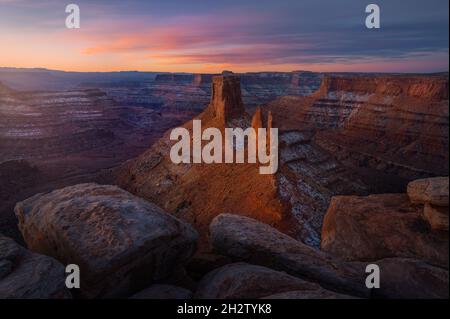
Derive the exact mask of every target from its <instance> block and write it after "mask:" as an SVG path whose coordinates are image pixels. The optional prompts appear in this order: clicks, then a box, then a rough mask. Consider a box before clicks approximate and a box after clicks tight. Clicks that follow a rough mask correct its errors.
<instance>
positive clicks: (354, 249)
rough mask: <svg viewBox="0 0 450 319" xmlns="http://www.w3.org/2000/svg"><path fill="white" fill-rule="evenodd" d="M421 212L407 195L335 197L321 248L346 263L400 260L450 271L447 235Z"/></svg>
mask: <svg viewBox="0 0 450 319" xmlns="http://www.w3.org/2000/svg"><path fill="white" fill-rule="evenodd" d="M422 210H423V207H420V206H416V205H413V204H412V203H411V202H410V201H409V199H408V196H407V195H406V194H384V195H370V196H367V197H358V196H336V197H333V199H332V200H331V204H330V207H329V208H328V211H327V214H326V216H325V219H324V222H323V229H322V243H321V248H322V250H324V251H326V252H329V253H331V254H333V255H335V256H339V257H340V258H343V259H345V260H355V261H356V260H357V261H373V260H378V259H383V258H388V257H395V256H397V257H409V258H416V259H421V260H424V261H426V262H428V263H431V264H434V265H439V266H441V267H446V268H448V248H449V247H448V233H441V232H435V231H433V230H432V229H431V228H430V226H429V225H428V223H427V222H426V221H425V220H424V219H423V218H422Z"/></svg>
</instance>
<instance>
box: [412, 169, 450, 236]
mask: <svg viewBox="0 0 450 319" xmlns="http://www.w3.org/2000/svg"><path fill="white" fill-rule="evenodd" d="M407 192H408V196H409V200H410V201H411V202H412V203H414V204H417V205H422V206H423V217H424V218H425V220H427V221H428V223H429V224H430V226H431V228H432V229H433V230H437V231H447V232H448V215H449V205H448V196H449V195H448V177H435V178H425V179H420V180H416V181H413V182H411V183H409V184H408V190H407Z"/></svg>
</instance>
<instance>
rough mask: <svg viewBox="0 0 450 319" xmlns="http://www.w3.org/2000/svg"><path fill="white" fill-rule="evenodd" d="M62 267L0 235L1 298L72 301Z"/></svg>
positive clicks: (50, 259)
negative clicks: (61, 299)
mask: <svg viewBox="0 0 450 319" xmlns="http://www.w3.org/2000/svg"><path fill="white" fill-rule="evenodd" d="M65 278H66V277H65V272H64V266H63V265H61V264H60V263H59V262H58V261H56V260H55V259H53V258H51V257H48V256H43V255H40V254H35V253H31V252H29V251H28V250H26V249H25V248H23V247H21V246H19V245H18V244H17V243H15V242H14V241H13V240H12V239H9V238H7V237H4V236H2V235H1V234H0V299H28V298H29V299H60V298H64V299H66V298H71V297H72V296H71V294H70V292H69V290H68V289H67V288H66V285H65Z"/></svg>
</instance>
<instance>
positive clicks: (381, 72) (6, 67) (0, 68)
mask: <svg viewBox="0 0 450 319" xmlns="http://www.w3.org/2000/svg"><path fill="white" fill-rule="evenodd" d="M2 70H12V71H13V70H14V71H16V70H34V71H50V72H61V73H159V74H210V75H221V74H222V73H223V72H232V73H234V74H249V73H294V72H311V73H334V74H339V73H349V74H424V75H425V74H443V73H449V70H445V71H434V72H433V71H430V72H388V71H379V72H373V71H338V72H336V71H335V72H333V71H311V70H292V71H248V72H233V71H231V70H223V71H222V72H216V73H207V72H185V71H180V72H171V71H140V70H120V71H67V70H58V69H48V68H45V67H29V68H25V67H10V66H0V71H2Z"/></svg>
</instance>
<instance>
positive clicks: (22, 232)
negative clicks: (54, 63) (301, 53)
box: [0, 71, 449, 299]
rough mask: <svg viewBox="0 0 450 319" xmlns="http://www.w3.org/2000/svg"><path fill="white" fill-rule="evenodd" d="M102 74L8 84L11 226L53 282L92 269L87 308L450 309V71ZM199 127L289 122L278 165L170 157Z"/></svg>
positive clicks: (3, 173) (5, 219) (13, 268)
mask: <svg viewBox="0 0 450 319" xmlns="http://www.w3.org/2000/svg"><path fill="white" fill-rule="evenodd" d="M53 76H65V77H67V76H69V77H70V75H67V74H64V75H60V74H59V75H53ZM78 76H80V75H78ZM90 76H91V79H90V80H91V81H90V83H89V81H86V79H84V78H83V79H81V80H80V79H78V80H77V81H75V82H71V81H68V82H64V81H63V82H61V83H72V84H71V85H75V87H65V88H64V89H63V90H59V91H51V90H50V91H46V90H43V91H41V90H35V91H34V90H29V91H20V90H18V89H17V88H16V89H14V88H11V87H9V86H8V85H4V84H1V85H0V99H1V100H0V101H1V104H0V112H2V114H4V116H3V117H2V118H0V150H1V153H0V154H1V156H2V158H1V161H0V163H1V164H0V165H1V166H0V177H1V178H2V179H3V180H4V181H5V183H4V184H3V186H2V189H1V193H0V194H1V195H2V205H1V207H2V215H0V217H1V218H0V220H1V221H2V227H1V228H0V232H2V233H3V234H5V235H7V236H8V237H12V238H13V239H15V240H16V241H18V242H19V243H22V242H23V243H25V244H26V246H27V247H28V249H30V251H31V252H20V254H22V255H24V256H25V255H26V254H29V255H30V254H34V255H32V256H33V257H32V258H35V259H38V258H40V259H42V261H39V262H40V263H43V262H44V261H45V260H44V259H45V258H46V257H47V256H50V257H47V258H54V259H52V260H53V264H51V267H52V269H54V270H55V271H54V273H53V272H52V273H51V274H52V275H53V276H58V274H57V272H58V271H59V270H60V268H61V265H60V264H59V263H62V264H67V263H70V262H73V261H76V262H77V263H78V264H80V266H81V269H82V271H86V272H88V276H87V278H86V279H85V280H86V281H85V282H84V284H82V286H83V287H86V288H84V289H82V291H80V292H77V293H75V294H74V295H73V296H74V297H76V298H94V297H95V298H99V297H100V298H109V297H126V298H128V297H132V296H135V297H136V298H147V297H146V296H148V298H158V292H161V294H160V295H159V296H161V297H162V296H163V295H164V296H165V298H167V297H168V296H173V297H174V298H176V296H189V297H193V298H198V299H203V298H333V299H335V298H338V299H347V298H371V297H373V298H448V280H449V279H448V215H449V213H448V146H449V145H448V134H449V133H448V125H449V122H448V120H449V108H448V73H442V74H428V75H415V74H414V75H404V74H350V73H348V74H337V73H328V74H323V73H312V72H303V71H302V72H300V71H299V72H288V73H280V72H264V73H247V74H233V73H231V72H224V73H223V74H222V75H203V74H196V75H193V74H167V73H165V74H148V75H145V76H144V75H137V74H133V75H130V74H127V75H126V76H127V77H132V78H131V79H130V78H128V79H126V80H124V79H118V80H114V81H109V82H108V81H105V80H104V79H103V78H101V76H100V78H93V75H90ZM116 76H117V75H116ZM137 76H144V78H141V79H136V77H137ZM146 76H148V77H151V78H145V77H146ZM119 78H120V77H119ZM0 79H1V72H0ZM72 80H73V79H72ZM10 81H11V80H10ZM56 82H57V81H56ZM9 84H10V85H11V84H12V82H9ZM40 89H42V88H40ZM194 120H201V123H202V130H203V131H204V130H206V129H208V128H215V129H217V130H219V131H220V132H222V133H223V132H225V129H226V128H248V127H251V128H254V129H258V128H266V129H269V128H277V129H278V132H279V154H278V155H279V169H278V171H277V172H276V173H275V174H269V175H264V174H260V173H259V164H258V163H249V162H245V163H183V162H180V163H176V164H175V163H173V161H172V160H171V158H170V150H171V148H172V146H173V145H174V143H176V141H174V140H171V139H170V134H171V129H172V128H174V127H180V128H182V129H184V130H186V131H187V132H188V133H189V136H190V139H192V136H193V134H192V133H193V130H194ZM269 144H270V143H269ZM265 146H266V147H270V145H268V144H266V145H265ZM244 147H248V145H247V144H245V145H244ZM258 147H261V146H258ZM136 156H137V157H136ZM86 182H88V183H86ZM109 184H112V185H109ZM24 185H25V186H24ZM113 185H116V186H113ZM36 193H40V194H36ZM33 195H34V196H33ZM16 202H17V204H16ZM13 207H15V209H14V212H15V216H14V215H13V214H12V213H11V212H12V209H13ZM44 220H45V221H50V222H48V223H46V222H43V221H44ZM17 224H18V227H17V226H16V225H17ZM0 244H2V245H3V246H4V247H15V246H14V244H13V243H11V242H10V240H9V239H5V237H0ZM16 245H17V244H16ZM0 248H1V246H0ZM8 249H12V248H8ZM14 249H16V248H14ZM7 251H9V250H7ZM0 253H2V249H0ZM3 254H4V255H5V257H2V256H3V255H1V254H0V257H2V258H3V259H4V260H5V263H4V264H5V266H3V264H2V263H0V266H1V267H3V268H1V267H0V270H2V271H0V274H2V272H3V273H5V274H6V275H1V276H0V292H1V291H2V287H4V289H5V290H6V289H11V292H10V294H11V295H20V294H23V292H22V290H20V289H19V288H20V287H19V288H15V287H12V288H11V286H9V285H8V284H4V283H5V282H6V283H9V282H10V281H8V280H10V279H8V278H12V277H14V278H16V277H15V276H18V277H20V276H21V274H22V273H21V268H20V264H16V263H14V262H12V261H11V260H12V259H11V258H10V257H9V256H10V254H9V253H4V252H3ZM26 256H28V255H26ZM30 256H31V255H30ZM136 256H138V257H139V258H136ZM8 258H9V259H8ZM29 258H31V257H29ZM46 262H47V264H48V263H49V261H46ZM368 263H375V264H377V265H379V266H380V268H381V269H382V273H384V274H385V275H383V276H384V277H383V278H382V282H383V285H382V288H381V289H377V290H369V289H367V287H365V285H364V282H365V281H364V280H365V276H366V273H365V271H364V270H365V267H366V266H367V264H368ZM150 266H151V267H150ZM49 267H50V266H49ZM146 267H147V268H146ZM148 267H150V268H148ZM143 269H149V270H148V271H143ZM3 270H4V271H3ZM107 275H108V276H112V277H113V278H117V280H116V281H117V282H122V285H120V286H118V287H111V286H110V283H109V282H108V281H107V280H106V279H105V278H106V277H105V276H107ZM58 278H59V279H57V280H55V282H56V283H58V282H59V281H58V280H60V279H61V278H60V277H58ZM98 278H99V280H96V279H98ZM121 278H122V279H123V280H121ZM38 279H39V280H36V282H38V283H39V282H45V281H46V280H48V279H46V278H38ZM94 279H95V280H94ZM2 283H3V286H2ZM36 293H41V291H40V290H39V289H37V290H36ZM0 295H1V294H0ZM52 295H58V296H61V297H63V296H64V297H67V291H64V289H63V288H61V287H60V286H58V287H57V290H56V292H52ZM162 298H164V297H162Z"/></svg>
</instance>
